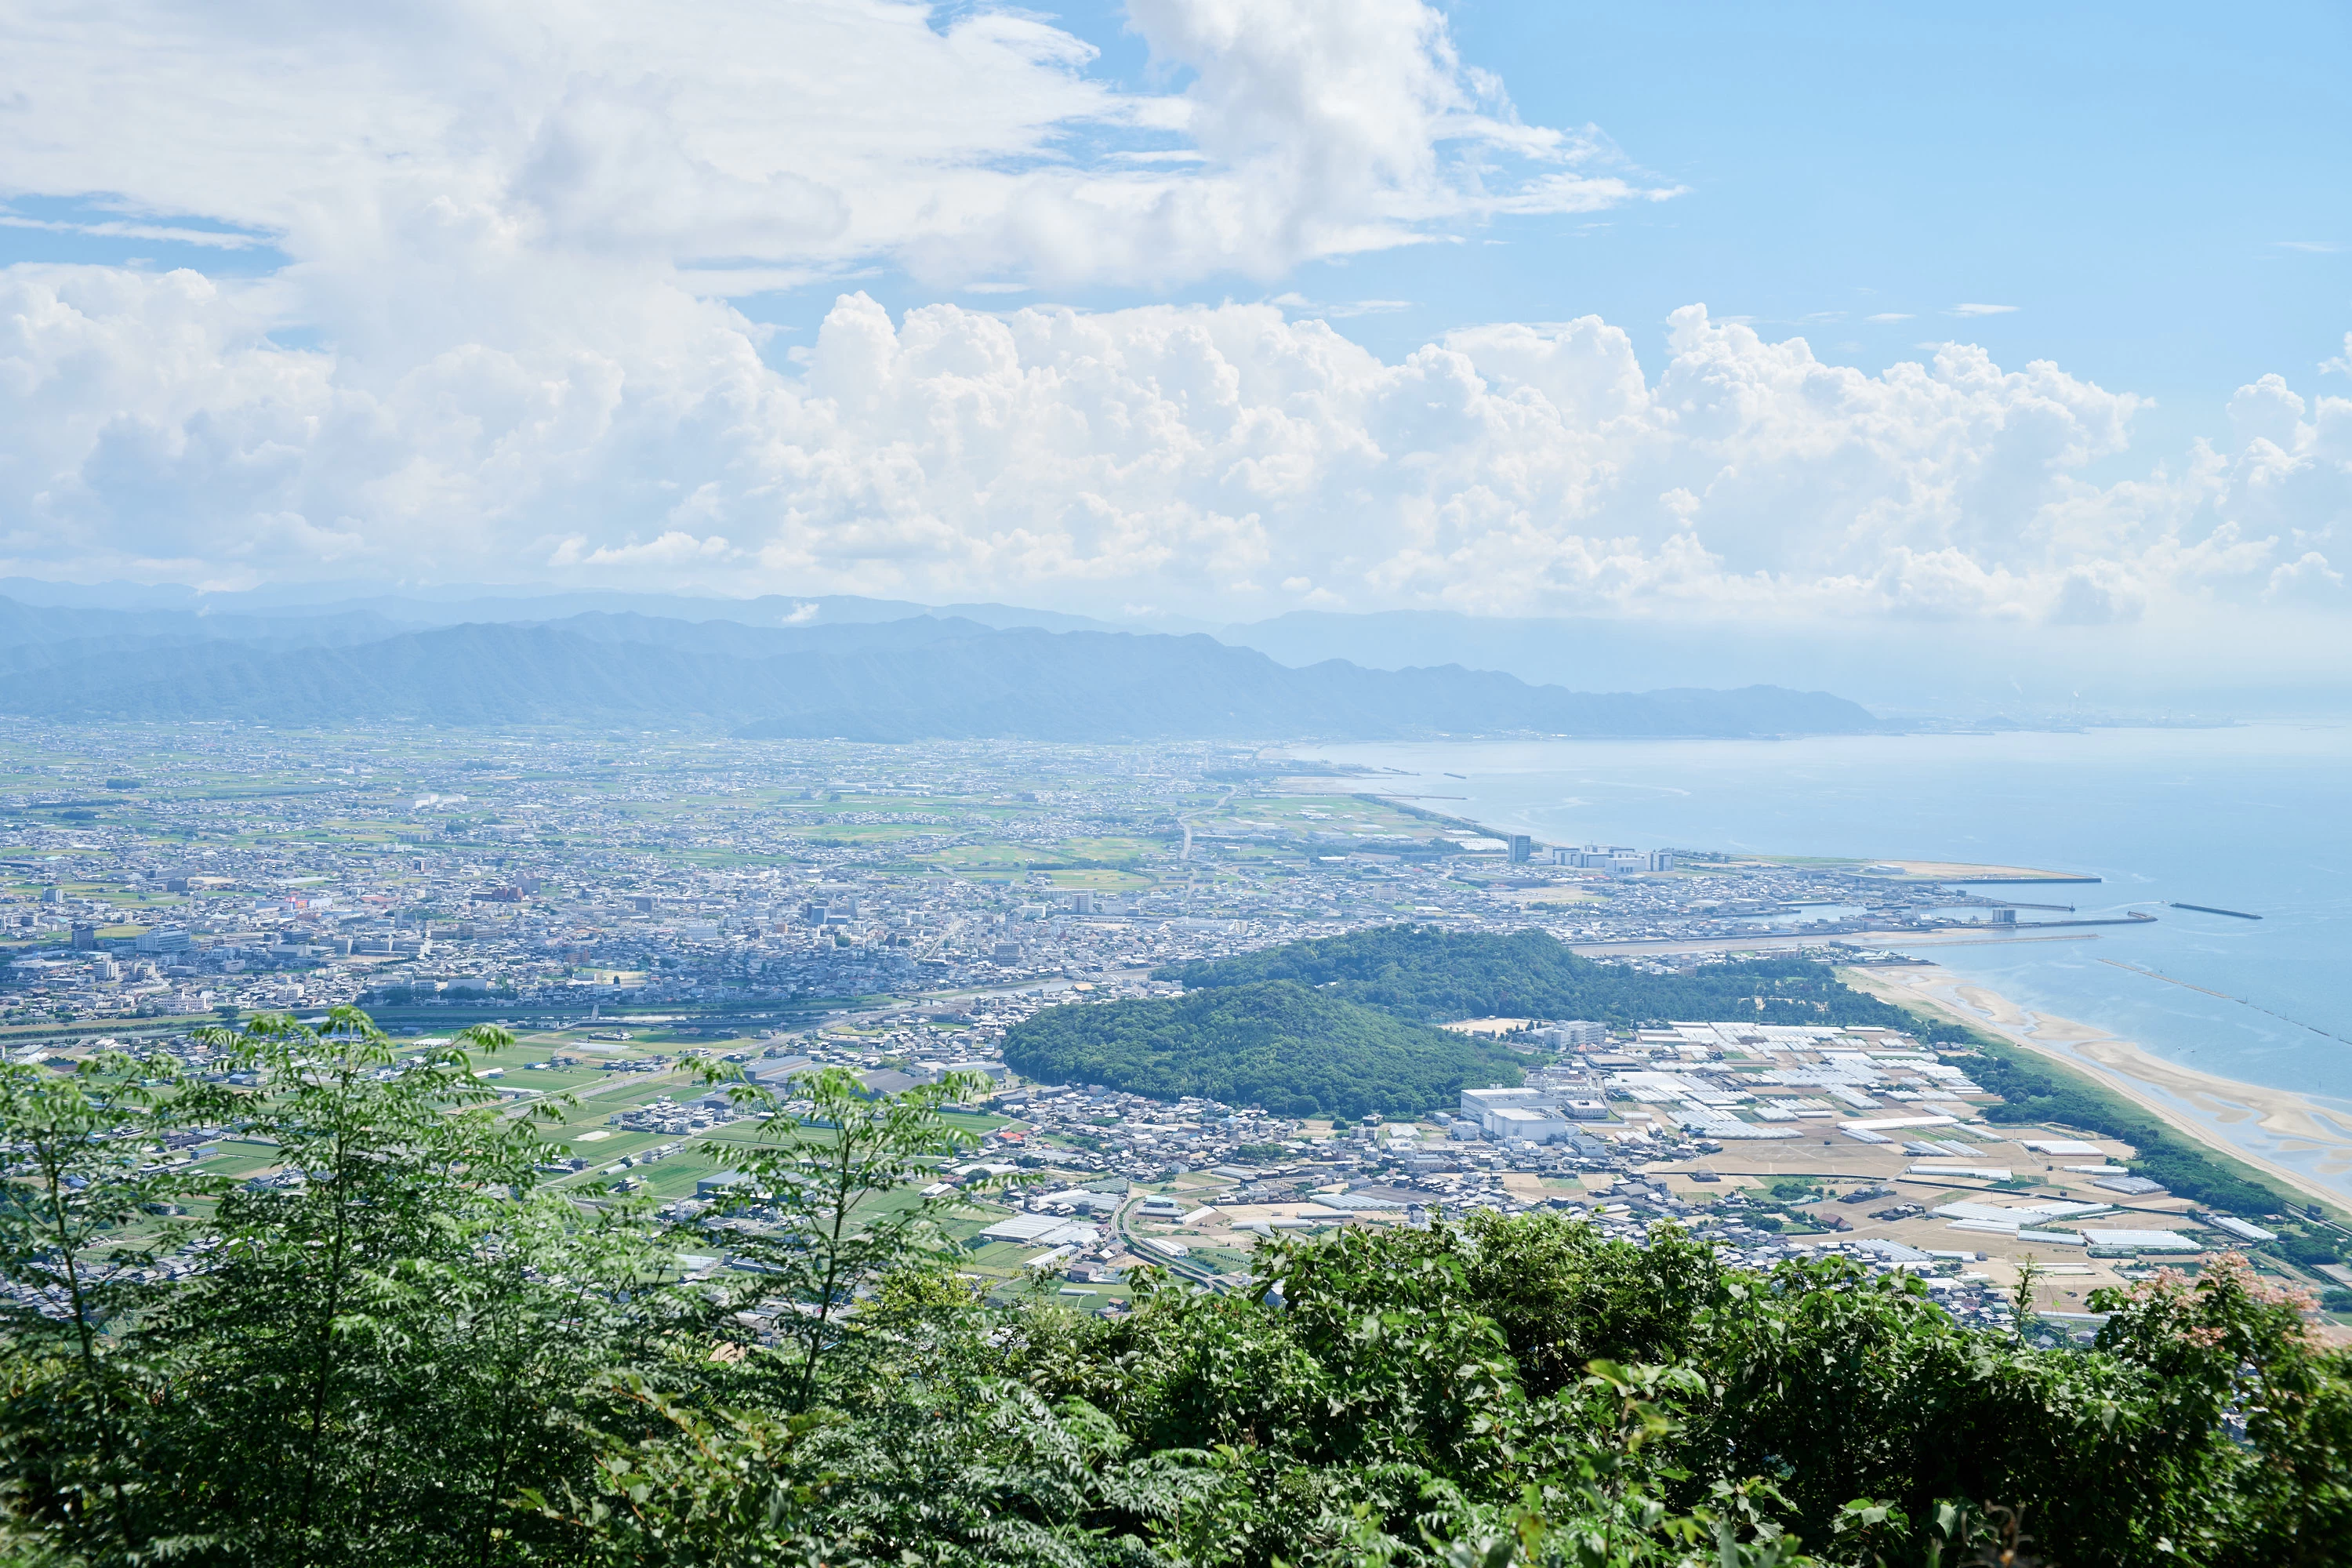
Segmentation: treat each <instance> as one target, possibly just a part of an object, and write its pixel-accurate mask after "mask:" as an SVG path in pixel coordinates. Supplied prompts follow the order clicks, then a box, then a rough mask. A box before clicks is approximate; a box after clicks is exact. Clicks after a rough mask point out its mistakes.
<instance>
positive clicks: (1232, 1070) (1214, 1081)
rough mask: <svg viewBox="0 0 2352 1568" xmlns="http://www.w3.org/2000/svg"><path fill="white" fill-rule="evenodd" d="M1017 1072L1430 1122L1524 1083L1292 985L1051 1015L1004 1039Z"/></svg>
mask: <svg viewBox="0 0 2352 1568" xmlns="http://www.w3.org/2000/svg"><path fill="white" fill-rule="evenodd" d="M1004 1060H1005V1062H1006V1064H1007V1065H1008V1066H1010V1067H1011V1068H1013V1070H1014V1071H1016V1072H1019V1073H1021V1074H1023V1075H1024V1076H1026V1077H1029V1078H1033V1079H1042V1080H1044V1081H1045V1082H1048V1083H1100V1084H1108V1085H1109V1086H1110V1087H1112V1088H1114V1089H1124V1090H1127V1091H1128V1092H1129V1093H1133V1094H1145V1095H1150V1096H1152V1097H1153V1098H1155V1099H1160V1100H1177V1099H1181V1098H1182V1097H1183V1096H1185V1095H1188V1094H1197V1095H1202V1096H1204V1097H1206V1098H1208V1099H1211V1100H1223V1101H1224V1102H1226V1103H1227V1104H1233V1105H1262V1106H1265V1108H1266V1109H1267V1110H1272V1111H1274V1112H1275V1113H1276V1114H1277V1115H1282V1116H1302V1117H1303V1116H1346V1117H1351V1118H1352V1117H1360V1116H1362V1115H1364V1114H1365V1113H1366V1112H1368V1111H1374V1110H1377V1111H1380V1112H1381V1113H1383V1114H1397V1113H1402V1114H1404V1115H1410V1116H1418V1115H1420V1114H1422V1113H1423V1112H1424V1111H1427V1110H1433V1109H1434V1108H1436V1107H1440V1106H1450V1105H1452V1104H1453V1103H1454V1101H1455V1100H1457V1099H1459V1098H1460V1096H1461V1093H1462V1091H1463V1090H1464V1089H1480V1088H1485V1087H1486V1086H1489V1085H1493V1084H1515V1083H1517V1082H1518V1081H1519V1079H1520V1077H1521V1074H1520V1070H1519V1068H1518V1065H1517V1061H1516V1059H1515V1058H1513V1056H1512V1054H1511V1053H1510V1052H1509V1051H1508V1050H1506V1049H1505V1048H1503V1047H1500V1046H1496V1045H1493V1044H1491V1043H1489V1042H1486V1041H1484V1040H1477V1039H1473V1038H1470V1037H1466V1036H1463V1035H1454V1034H1449V1033H1447V1032H1446V1031H1444V1030H1443V1029H1433V1028H1430V1027H1428V1026H1425V1025H1422V1024H1417V1023H1412V1022H1409V1021H1407V1020H1405V1019H1402V1018H1399V1017H1396V1016H1393V1015H1391V1014H1390V1013H1387V1012H1384V1011H1382V1010H1381V1009H1379V1008H1376V1007H1367V1006H1363V1005H1360V1004H1357V1003H1354V1002H1350V1001H1347V1000H1345V999H1343V998H1340V997H1338V996H1334V995H1332V994H1329V993H1328V992H1321V991H1315V990H1311V989H1309V988H1308V987H1307V986H1304V985H1300V984H1297V983H1295V982H1293V981H1290V980H1270V981H1265V982H1262V983H1259V984H1248V985H1234V986H1217V987H1213V988H1211V989H1208V990H1202V991H1196V992H1193V993H1192V994H1188V995H1185V996H1181V997H1177V998H1174V999H1172V1000H1171V999H1153V1000H1150V1001H1129V1002H1113V1003H1092V1004H1080V1005H1074V1006H1066V1007H1049V1008H1046V1009H1045V1011H1043V1012H1041V1013H1038V1014H1037V1015H1035V1016H1033V1017H1031V1018H1029V1019H1028V1020H1027V1021H1025V1022H1024V1023H1022V1024H1019V1025H1016V1026H1014V1027H1013V1029H1012V1030H1011V1031H1010V1032H1009V1033H1008V1034H1007V1035H1006V1036H1005V1037H1004Z"/></svg>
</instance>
